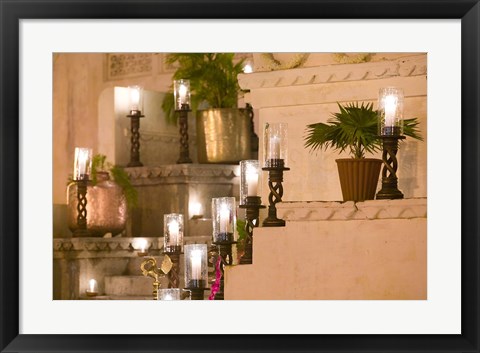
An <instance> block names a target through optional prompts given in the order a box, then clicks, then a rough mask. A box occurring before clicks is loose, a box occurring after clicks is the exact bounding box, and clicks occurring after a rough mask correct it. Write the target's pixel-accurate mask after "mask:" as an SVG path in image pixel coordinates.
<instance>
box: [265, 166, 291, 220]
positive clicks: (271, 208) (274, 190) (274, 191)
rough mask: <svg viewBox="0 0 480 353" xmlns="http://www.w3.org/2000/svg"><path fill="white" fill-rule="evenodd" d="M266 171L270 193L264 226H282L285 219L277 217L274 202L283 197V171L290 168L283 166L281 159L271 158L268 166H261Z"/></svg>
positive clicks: (280, 200) (279, 200)
mask: <svg viewBox="0 0 480 353" xmlns="http://www.w3.org/2000/svg"><path fill="white" fill-rule="evenodd" d="M262 170H266V171H268V187H269V189H270V194H269V196H268V217H267V218H265V219H264V221H263V223H262V225H263V226H264V227H284V226H285V221H284V220H283V219H279V218H278V217H277V208H276V206H275V205H276V204H277V203H279V202H282V197H283V185H282V182H283V172H284V171H286V170H290V168H287V167H285V162H284V160H283V159H271V160H269V161H268V167H264V168H262Z"/></svg>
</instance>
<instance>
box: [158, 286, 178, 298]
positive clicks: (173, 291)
mask: <svg viewBox="0 0 480 353" xmlns="http://www.w3.org/2000/svg"><path fill="white" fill-rule="evenodd" d="M157 293H158V294H157V299H158V300H180V299H181V292H180V288H164V289H159V290H158V292H157Z"/></svg>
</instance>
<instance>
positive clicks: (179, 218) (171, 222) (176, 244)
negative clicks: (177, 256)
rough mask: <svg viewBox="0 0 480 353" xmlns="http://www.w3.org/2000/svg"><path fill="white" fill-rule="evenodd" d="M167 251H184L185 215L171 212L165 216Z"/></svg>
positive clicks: (165, 246) (165, 244) (165, 243)
mask: <svg viewBox="0 0 480 353" xmlns="http://www.w3.org/2000/svg"><path fill="white" fill-rule="evenodd" d="M163 228H164V243H163V245H164V249H165V252H171V253H174V252H182V250H183V215H182V214H178V213H170V214H166V215H164V216H163Z"/></svg>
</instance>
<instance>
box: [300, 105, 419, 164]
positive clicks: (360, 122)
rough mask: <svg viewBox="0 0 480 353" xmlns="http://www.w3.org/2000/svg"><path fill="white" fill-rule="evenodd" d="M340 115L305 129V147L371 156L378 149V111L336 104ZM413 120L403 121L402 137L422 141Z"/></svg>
mask: <svg viewBox="0 0 480 353" xmlns="http://www.w3.org/2000/svg"><path fill="white" fill-rule="evenodd" d="M337 104H338V107H339V109H340V112H338V113H333V114H332V118H331V119H329V120H328V121H327V123H315V124H310V125H308V126H307V133H306V136H305V148H310V150H311V151H316V150H319V149H322V148H324V149H325V150H326V149H328V148H332V149H334V150H338V151H339V152H344V151H348V152H349V153H350V155H351V157H352V158H356V159H360V158H365V154H366V153H375V152H376V151H378V150H380V149H381V147H382V141H381V139H379V138H378V112H377V111H376V110H374V109H373V103H367V104H365V103H362V104H361V105H359V104H358V103H355V102H353V103H347V104H345V105H341V104H340V103H337ZM418 124H419V123H418V121H417V118H411V119H405V120H404V121H403V133H404V134H405V135H406V136H409V137H412V138H415V139H418V140H422V137H421V135H420V133H419V130H418Z"/></svg>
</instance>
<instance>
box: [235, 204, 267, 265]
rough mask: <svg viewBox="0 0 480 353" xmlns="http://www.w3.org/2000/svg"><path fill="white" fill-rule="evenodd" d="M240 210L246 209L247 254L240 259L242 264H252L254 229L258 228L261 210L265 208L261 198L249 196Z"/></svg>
mask: <svg viewBox="0 0 480 353" xmlns="http://www.w3.org/2000/svg"><path fill="white" fill-rule="evenodd" d="M239 207H240V208H245V211H246V212H245V213H246V214H245V232H246V239H245V252H244V254H243V256H242V257H241V259H240V264H241V265H245V264H251V263H252V256H253V228H255V227H258V223H259V216H260V209H261V208H265V206H263V205H262V200H261V198H260V196H247V198H246V200H245V204H243V205H240V206H239Z"/></svg>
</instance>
